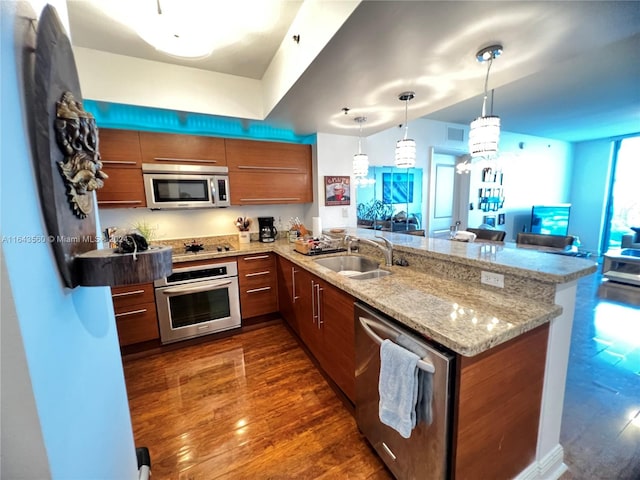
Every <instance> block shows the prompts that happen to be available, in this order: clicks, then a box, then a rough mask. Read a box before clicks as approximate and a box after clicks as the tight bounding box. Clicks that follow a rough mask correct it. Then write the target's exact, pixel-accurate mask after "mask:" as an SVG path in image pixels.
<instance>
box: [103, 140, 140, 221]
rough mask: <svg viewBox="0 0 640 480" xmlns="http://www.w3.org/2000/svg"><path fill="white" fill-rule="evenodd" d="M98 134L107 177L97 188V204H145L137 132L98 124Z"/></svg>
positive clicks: (105, 206)
mask: <svg viewBox="0 0 640 480" xmlns="http://www.w3.org/2000/svg"><path fill="white" fill-rule="evenodd" d="M99 138H100V144H99V148H100V157H101V158H102V170H103V171H104V172H105V173H106V174H107V175H109V178H107V179H106V180H105V182H104V187H102V188H101V189H99V190H98V191H97V196H98V205H99V206H101V207H104V208H113V207H124V208H132V207H146V205H147V203H146V200H145V196H144V188H143V183H142V156H141V154H140V139H139V136H138V132H134V131H130V130H116V129H108V128H101V129H100V130H99Z"/></svg>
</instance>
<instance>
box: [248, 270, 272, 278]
mask: <svg viewBox="0 0 640 480" xmlns="http://www.w3.org/2000/svg"><path fill="white" fill-rule="evenodd" d="M270 273H271V271H269V270H265V271H264V272H255V273H245V275H244V276H245V277H256V276H258V275H269V274H270Z"/></svg>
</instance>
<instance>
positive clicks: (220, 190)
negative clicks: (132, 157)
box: [142, 163, 231, 210]
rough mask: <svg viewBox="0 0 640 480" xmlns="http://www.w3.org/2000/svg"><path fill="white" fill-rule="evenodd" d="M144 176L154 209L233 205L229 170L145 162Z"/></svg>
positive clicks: (146, 191) (149, 206)
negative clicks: (230, 193)
mask: <svg viewBox="0 0 640 480" xmlns="http://www.w3.org/2000/svg"><path fill="white" fill-rule="evenodd" d="M142 173H143V179H144V193H145V197H146V199H147V207H148V208H150V209H152V210H163V209H174V208H219V207H228V206H229V205H231V198H230V195H229V169H228V168H227V167H216V166H208V165H207V166H204V165H202V166H201V165H162V164H154V163H143V164H142Z"/></svg>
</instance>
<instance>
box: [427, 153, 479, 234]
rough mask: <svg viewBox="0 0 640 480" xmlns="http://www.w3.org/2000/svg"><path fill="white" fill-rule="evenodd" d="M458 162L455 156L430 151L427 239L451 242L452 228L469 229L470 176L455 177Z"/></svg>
mask: <svg viewBox="0 0 640 480" xmlns="http://www.w3.org/2000/svg"><path fill="white" fill-rule="evenodd" d="M458 161H459V158H458V156H457V155H456V154H452V153H444V152H437V151H435V150H434V149H433V148H432V149H431V150H430V155H429V166H428V171H429V176H428V182H429V186H428V192H429V193H428V196H427V209H426V210H427V222H426V230H427V237H435V238H445V237H446V238H448V236H449V227H450V226H451V225H455V224H456V222H460V223H459V225H461V228H466V225H467V218H468V211H467V208H466V207H467V205H468V198H469V181H468V175H459V174H457V173H456V164H457V162H458ZM465 180H466V182H465Z"/></svg>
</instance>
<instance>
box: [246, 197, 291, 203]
mask: <svg viewBox="0 0 640 480" xmlns="http://www.w3.org/2000/svg"><path fill="white" fill-rule="evenodd" d="M294 200H300V197H270V198H241V199H240V201H241V202H283V201H286V202H292V201H294Z"/></svg>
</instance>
